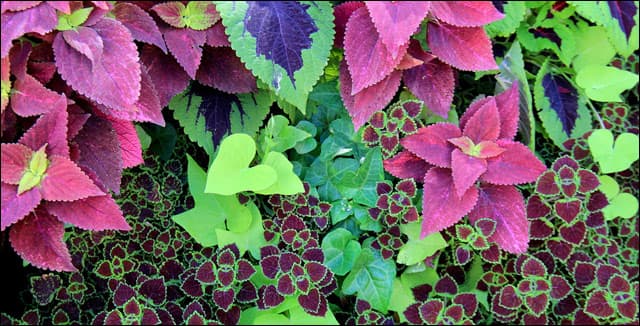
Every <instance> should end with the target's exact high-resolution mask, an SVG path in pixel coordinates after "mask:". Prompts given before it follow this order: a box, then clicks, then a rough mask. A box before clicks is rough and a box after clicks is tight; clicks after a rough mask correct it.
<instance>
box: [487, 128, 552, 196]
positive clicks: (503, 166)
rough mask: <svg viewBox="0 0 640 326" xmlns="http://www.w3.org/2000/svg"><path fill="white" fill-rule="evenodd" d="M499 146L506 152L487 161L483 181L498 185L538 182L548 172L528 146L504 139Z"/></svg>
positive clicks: (499, 142)
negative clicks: (541, 175)
mask: <svg viewBox="0 0 640 326" xmlns="http://www.w3.org/2000/svg"><path fill="white" fill-rule="evenodd" d="M497 144H498V145H499V146H500V147H502V148H504V149H506V150H505V151H504V152H503V153H502V154H500V155H498V156H496V157H492V158H488V159H487V172H485V173H484V174H483V175H482V177H481V180H483V181H486V182H489V183H492V184H496V185H508V184H510V185H514V184H521V183H527V182H533V181H536V179H537V178H538V176H539V175H540V174H542V172H544V171H545V170H546V167H545V166H544V163H542V162H541V161H540V160H539V159H538V158H537V157H536V156H535V155H534V154H533V153H532V152H531V150H530V149H529V148H528V147H527V146H525V145H523V144H521V143H518V142H513V141H510V140H503V139H501V140H498V142H497Z"/></svg>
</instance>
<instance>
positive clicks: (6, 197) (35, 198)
mask: <svg viewBox="0 0 640 326" xmlns="http://www.w3.org/2000/svg"><path fill="white" fill-rule="evenodd" d="M0 190H2V202H1V203H2V218H1V219H0V222H1V224H2V231H4V229H6V228H7V227H8V226H9V225H11V224H13V223H15V222H17V221H19V220H20V219H22V218H23V217H25V216H27V214H29V213H31V212H33V210H34V209H36V207H37V206H38V204H40V201H41V200H42V195H41V194H40V191H39V190H38V188H31V189H30V190H27V191H25V192H23V193H22V194H20V195H18V186H14V185H10V184H6V183H4V182H2V189H0Z"/></svg>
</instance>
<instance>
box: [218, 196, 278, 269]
mask: <svg viewBox="0 0 640 326" xmlns="http://www.w3.org/2000/svg"><path fill="white" fill-rule="evenodd" d="M233 197H234V198H235V196H233ZM236 200H237V199H236ZM246 207H247V208H248V211H249V213H250V214H251V217H250V219H251V224H250V225H248V227H247V228H246V229H245V230H243V231H239V232H234V231H228V230H225V229H224V228H216V229H215V233H216V236H217V237H218V245H219V246H221V247H224V246H226V245H228V244H232V243H234V244H236V246H238V249H239V250H240V255H244V253H245V252H246V251H247V250H248V251H249V252H250V253H251V256H253V258H255V259H260V248H261V247H262V246H264V245H266V244H267V241H266V240H265V239H264V228H263V226H262V215H260V210H259V209H258V206H256V204H254V203H253V202H251V201H250V202H248V203H247V206H246ZM228 224H229V220H227V225H228Z"/></svg>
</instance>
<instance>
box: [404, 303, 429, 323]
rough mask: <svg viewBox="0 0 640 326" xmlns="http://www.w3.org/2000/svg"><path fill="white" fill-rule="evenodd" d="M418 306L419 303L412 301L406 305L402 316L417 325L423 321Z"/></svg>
mask: <svg viewBox="0 0 640 326" xmlns="http://www.w3.org/2000/svg"><path fill="white" fill-rule="evenodd" d="M419 307H420V303H414V304H412V305H410V306H409V307H407V309H405V311H404V312H403V314H404V316H405V317H406V318H407V321H409V322H410V323H411V324H414V325H419V324H422V323H424V321H423V320H422V318H421V317H420V311H419V310H418V309H419Z"/></svg>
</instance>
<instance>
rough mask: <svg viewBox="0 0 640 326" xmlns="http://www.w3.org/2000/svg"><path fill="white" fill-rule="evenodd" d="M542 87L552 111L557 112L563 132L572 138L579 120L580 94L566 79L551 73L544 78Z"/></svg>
mask: <svg viewBox="0 0 640 326" xmlns="http://www.w3.org/2000/svg"><path fill="white" fill-rule="evenodd" d="M542 87H543V88H544V96H545V97H546V98H548V99H549V105H550V106H551V109H553V110H554V111H555V112H556V114H557V115H558V119H560V122H561V123H562V130H564V132H565V133H566V134H567V136H568V137H571V131H572V130H573V127H574V126H575V124H576V120H577V119H578V92H577V91H576V89H575V88H574V87H573V86H572V85H571V83H569V82H568V81H567V80H566V79H565V78H564V77H562V76H559V75H558V76H554V75H552V74H550V73H548V74H546V75H544V77H543V78H542Z"/></svg>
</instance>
